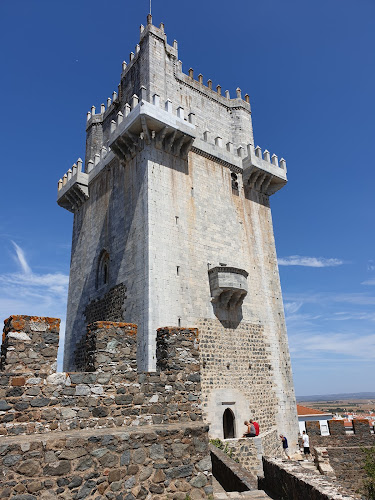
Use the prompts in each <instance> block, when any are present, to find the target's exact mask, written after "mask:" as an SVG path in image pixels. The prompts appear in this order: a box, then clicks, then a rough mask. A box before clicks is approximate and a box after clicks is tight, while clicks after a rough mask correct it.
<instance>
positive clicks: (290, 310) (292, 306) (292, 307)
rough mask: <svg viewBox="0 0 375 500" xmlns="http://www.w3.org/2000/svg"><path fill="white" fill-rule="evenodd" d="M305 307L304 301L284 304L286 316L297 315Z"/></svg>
mask: <svg viewBox="0 0 375 500" xmlns="http://www.w3.org/2000/svg"><path fill="white" fill-rule="evenodd" d="M302 305H303V302H302V301H299V302H296V301H294V302H284V309H285V314H288V315H290V314H295V313H296V312H297V311H299V310H300V309H301V307H302Z"/></svg>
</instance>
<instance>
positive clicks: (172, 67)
mask: <svg viewBox="0 0 375 500" xmlns="http://www.w3.org/2000/svg"><path fill="white" fill-rule="evenodd" d="M86 131H87V139H86V157H85V162H84V165H82V161H81V160H78V161H77V163H76V164H74V165H73V167H72V169H71V170H69V171H68V172H67V174H65V175H64V177H63V179H61V180H60V181H59V183H58V203H59V205H60V206H62V207H63V208H65V209H67V210H69V211H70V212H72V213H74V223H73V239H72V255H71V267H70V282H69V298H68V311H67V327H66V337H65V361H64V364H65V365H64V368H65V369H66V370H72V369H74V368H75V367H76V366H77V364H78V361H77V360H78V359H79V354H80V342H81V340H82V338H83V336H84V334H85V332H86V326H87V324H90V323H93V322H95V321H102V320H104V321H126V322H130V323H136V324H137V325H138V351H137V352H138V354H137V355H138V366H139V368H140V369H143V370H154V369H155V367H156V359H155V338H156V331H157V329H158V328H161V327H166V326H170V327H177V328H178V327H181V328H183V327H196V328H198V331H199V342H200V352H201V365H202V393H203V395H202V398H203V409H204V414H205V416H206V419H207V421H208V422H210V424H211V426H210V429H211V433H212V434H213V435H216V436H218V437H226V438H230V437H238V436H239V435H240V434H242V432H243V431H242V424H243V421H244V420H245V419H248V418H251V417H254V418H256V419H257V420H258V421H259V422H260V424H261V429H262V431H264V432H269V433H271V432H272V433H273V434H272V436H273V437H272V440H273V442H275V439H277V437H275V436H276V434H277V432H283V433H285V434H286V435H287V436H288V438H289V440H290V441H292V443H291V444H293V443H294V442H296V436H297V430H298V424H297V416H296V406H295V395H294V388H293V381H292V372H291V365H290V357H289V350H288V340H287V334H286V328H285V320H284V311H283V302H282V295H281V288H280V281H279V273H278V266H277V258H276V251H275V242H274V236H273V227H272V219H271V210H270V205H269V198H270V196H271V195H272V194H274V193H275V192H276V191H278V190H279V189H280V188H282V187H283V186H284V185H285V184H286V182H287V177H286V163H285V161H284V160H283V159H281V160H280V161H279V160H278V158H277V156H276V155H272V157H271V156H270V153H269V152H268V151H267V150H265V151H264V152H263V153H262V151H261V149H260V148H259V147H256V148H255V147H254V139H253V128H252V120H251V108H250V103H249V97H248V95H245V97H244V99H243V98H242V96H241V90H240V89H237V91H236V95H235V96H234V98H231V97H230V95H229V92H228V91H226V92H225V94H223V93H222V90H221V87H220V86H217V87H216V89H213V88H212V82H211V80H209V81H208V82H207V85H206V84H204V83H203V77H202V75H198V80H196V79H194V75H193V70H192V69H190V70H189V72H188V75H187V74H185V73H183V71H182V63H181V61H179V59H178V47H177V42H176V41H174V42H173V44H172V45H169V44H168V43H167V36H166V34H165V32H164V25H163V24H161V25H160V27H159V28H157V27H155V26H154V25H153V24H152V18H151V16H148V19H147V26H146V27H144V26H141V34H140V42H139V44H138V45H137V46H136V49H135V53H133V52H132V53H131V54H130V61H129V63H128V64H126V63H125V62H124V63H123V65H122V73H121V81H120V84H119V86H118V90H117V92H113V94H112V96H111V98H108V99H107V101H106V103H105V104H102V105H101V106H100V112H97V111H96V109H95V107H93V108H92V109H91V112H89V113H88V115H87V127H86ZM183 347H184V346H181V349H183Z"/></svg>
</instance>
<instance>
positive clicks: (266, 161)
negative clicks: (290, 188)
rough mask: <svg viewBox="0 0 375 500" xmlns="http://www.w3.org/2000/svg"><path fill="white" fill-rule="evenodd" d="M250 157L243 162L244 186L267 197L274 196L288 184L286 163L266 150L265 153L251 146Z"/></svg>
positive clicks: (249, 149)
mask: <svg viewBox="0 0 375 500" xmlns="http://www.w3.org/2000/svg"><path fill="white" fill-rule="evenodd" d="M247 153H248V156H247V157H246V158H245V159H244V161H243V180H244V186H248V187H250V188H255V189H257V190H258V191H260V192H263V193H265V194H267V195H269V196H270V195H272V194H274V193H276V191H278V190H279V189H281V188H282V187H283V186H285V184H286V183H287V177H286V161H285V160H284V158H281V160H280V163H279V161H278V157H277V156H276V155H275V154H273V155H272V157H271V155H270V152H269V151H268V150H267V149H266V150H265V151H264V152H263V155H262V150H261V148H260V147H259V146H257V147H256V148H254V147H253V146H252V145H251V144H250V145H249V146H248V150H247Z"/></svg>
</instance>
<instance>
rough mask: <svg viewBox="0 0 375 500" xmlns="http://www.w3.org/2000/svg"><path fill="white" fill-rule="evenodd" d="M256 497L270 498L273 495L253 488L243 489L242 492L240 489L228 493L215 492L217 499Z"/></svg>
mask: <svg viewBox="0 0 375 500" xmlns="http://www.w3.org/2000/svg"><path fill="white" fill-rule="evenodd" d="M229 498H231V499H233V500H234V499H238V500H241V499H245V498H249V499H251V498H252V499H254V500H256V499H257V500H267V499H268V500H270V498H271V497H269V496H268V495H267V493H265V492H264V491H263V490H253V491H243V492H242V493H240V492H238V491H230V492H227V493H214V499H215V500H226V499H229Z"/></svg>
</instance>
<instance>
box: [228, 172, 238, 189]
mask: <svg viewBox="0 0 375 500" xmlns="http://www.w3.org/2000/svg"><path fill="white" fill-rule="evenodd" d="M230 176H231V178H232V189H235V190H236V191H238V180H237V174H235V173H234V172H232V173H231V174H230Z"/></svg>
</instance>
